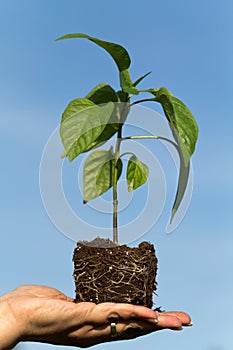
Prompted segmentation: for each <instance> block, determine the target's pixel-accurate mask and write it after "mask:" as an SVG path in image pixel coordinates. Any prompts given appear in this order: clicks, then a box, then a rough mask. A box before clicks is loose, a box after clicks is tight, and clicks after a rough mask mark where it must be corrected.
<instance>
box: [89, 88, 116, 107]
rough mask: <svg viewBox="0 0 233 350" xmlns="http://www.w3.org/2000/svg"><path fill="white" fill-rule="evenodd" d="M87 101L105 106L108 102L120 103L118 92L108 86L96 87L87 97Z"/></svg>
mask: <svg viewBox="0 0 233 350" xmlns="http://www.w3.org/2000/svg"><path fill="white" fill-rule="evenodd" d="M86 98H87V99H89V100H90V101H92V102H94V103H95V104H97V105H99V104H103V103H108V102H118V97H117V93H116V91H115V90H114V89H113V88H112V87H111V86H110V85H108V84H104V83H102V84H99V85H97V86H95V87H94V89H92V90H91V91H90V92H89V93H88V94H87V96H86Z"/></svg>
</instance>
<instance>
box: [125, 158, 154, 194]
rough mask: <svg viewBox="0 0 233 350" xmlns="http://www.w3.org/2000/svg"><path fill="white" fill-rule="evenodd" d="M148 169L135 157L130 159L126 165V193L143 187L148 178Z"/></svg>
mask: <svg viewBox="0 0 233 350" xmlns="http://www.w3.org/2000/svg"><path fill="white" fill-rule="evenodd" d="M148 174H149V169H148V167H147V165H146V164H145V163H143V162H141V161H140V160H139V159H138V158H137V157H136V156H135V155H133V156H132V157H130V159H129V161H128V165H127V175H126V176H127V182H128V191H129V192H131V191H133V190H135V189H136V188H138V187H139V186H141V185H143V184H144V183H145V182H146V181H147V178H148Z"/></svg>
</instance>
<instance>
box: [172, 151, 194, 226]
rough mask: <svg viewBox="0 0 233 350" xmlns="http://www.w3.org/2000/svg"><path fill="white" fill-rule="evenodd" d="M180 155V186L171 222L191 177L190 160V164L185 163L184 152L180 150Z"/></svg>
mask: <svg viewBox="0 0 233 350" xmlns="http://www.w3.org/2000/svg"><path fill="white" fill-rule="evenodd" d="M179 156H180V170H179V179H178V187H177V191H176V197H175V201H174V204H173V207H172V215H171V218H170V223H171V222H172V220H173V218H174V216H175V214H176V212H177V210H178V208H179V206H180V204H181V202H182V199H183V197H184V194H185V190H186V187H187V183H188V179H189V170H190V162H189V163H188V165H186V164H185V162H184V158H183V155H182V153H180V152H179Z"/></svg>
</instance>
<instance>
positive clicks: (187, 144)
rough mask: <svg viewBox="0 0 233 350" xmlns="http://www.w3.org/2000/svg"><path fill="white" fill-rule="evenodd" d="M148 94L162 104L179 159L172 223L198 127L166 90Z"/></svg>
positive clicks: (182, 189)
mask: <svg viewBox="0 0 233 350" xmlns="http://www.w3.org/2000/svg"><path fill="white" fill-rule="evenodd" d="M150 92H151V93H152V94H154V95H155V101H158V102H160V103H161V104H162V107H163V110H164V113H165V115H166V117H167V119H168V121H169V125H170V127H171V130H172V133H173V136H174V138H175V140H176V142H177V149H178V153H179V157H180V171H179V180H178V188H177V193H176V198H175V202H174V204H173V208H172V216H171V221H172V219H173V217H174V215H175V213H176V212H177V210H178V208H179V206H180V203H181V201H182V199H183V196H184V193H185V189H186V187H187V183H188V177H189V168H190V157H191V155H192V154H193V152H194V150H195V145H196V141H197V137H198V126H197V123H196V121H195V119H194V117H193V115H192V113H191V112H190V110H189V109H188V107H187V106H186V105H185V104H184V103H183V102H182V101H180V100H179V99H178V98H176V97H174V96H173V95H172V94H171V93H170V92H169V91H168V90H167V89H166V88H160V89H155V90H154V91H153V90H151V91H150Z"/></svg>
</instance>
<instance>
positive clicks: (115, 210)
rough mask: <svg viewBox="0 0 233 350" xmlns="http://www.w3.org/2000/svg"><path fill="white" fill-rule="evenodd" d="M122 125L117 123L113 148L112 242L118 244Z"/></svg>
mask: <svg viewBox="0 0 233 350" xmlns="http://www.w3.org/2000/svg"><path fill="white" fill-rule="evenodd" d="M122 126H123V124H119V127H118V134H117V140H116V149H115V164H114V170H113V242H114V243H115V244H116V245H118V244H119V243H118V222H117V219H118V215H117V214H118V198H117V178H118V160H119V153H120V145H121V140H122V137H121V136H122Z"/></svg>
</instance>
